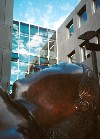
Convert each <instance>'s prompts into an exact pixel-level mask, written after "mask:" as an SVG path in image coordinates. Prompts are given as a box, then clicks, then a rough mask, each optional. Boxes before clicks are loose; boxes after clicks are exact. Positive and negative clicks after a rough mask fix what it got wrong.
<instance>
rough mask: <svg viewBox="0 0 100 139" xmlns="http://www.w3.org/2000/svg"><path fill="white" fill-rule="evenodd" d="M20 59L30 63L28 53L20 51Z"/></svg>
mask: <svg viewBox="0 0 100 139" xmlns="http://www.w3.org/2000/svg"><path fill="white" fill-rule="evenodd" d="M19 61H20V62H25V63H28V55H25V54H20V53H19Z"/></svg>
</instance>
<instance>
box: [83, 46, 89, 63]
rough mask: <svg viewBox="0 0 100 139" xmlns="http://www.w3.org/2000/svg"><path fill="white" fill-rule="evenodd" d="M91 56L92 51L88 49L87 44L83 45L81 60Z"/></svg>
mask: <svg viewBox="0 0 100 139" xmlns="http://www.w3.org/2000/svg"><path fill="white" fill-rule="evenodd" d="M89 57H90V51H89V50H86V47H85V46H82V47H81V62H83V61H84V60H86V59H87V58H89Z"/></svg>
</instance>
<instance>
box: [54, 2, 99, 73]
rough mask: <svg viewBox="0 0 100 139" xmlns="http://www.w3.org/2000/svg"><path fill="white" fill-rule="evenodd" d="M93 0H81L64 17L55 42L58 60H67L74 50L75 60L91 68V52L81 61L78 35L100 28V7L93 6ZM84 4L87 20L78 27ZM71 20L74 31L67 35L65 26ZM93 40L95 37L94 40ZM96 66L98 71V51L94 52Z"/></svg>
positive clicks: (80, 41)
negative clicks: (80, 12)
mask: <svg viewBox="0 0 100 139" xmlns="http://www.w3.org/2000/svg"><path fill="white" fill-rule="evenodd" d="M93 4H94V1H93V0H81V1H80V3H79V4H78V5H77V7H76V8H75V9H74V10H73V11H72V13H71V14H70V15H69V16H68V17H67V18H66V20H65V21H64V22H63V24H62V25H61V26H60V27H59V28H58V30H57V41H58V42H57V44H58V62H61V61H67V62H68V61H69V58H68V56H69V55H70V54H71V53H72V52H73V51H75V62H79V63H80V62H83V63H84V64H86V65H88V66H89V67H90V68H91V69H93V65H92V59H91V52H90V57H88V58H87V59H86V60H84V61H82V55H81V48H80V47H79V45H80V44H81V43H82V42H83V41H82V40H80V39H78V37H79V36H80V35H81V34H83V33H85V32H87V31H90V30H93V31H97V30H98V29H99V28H100V7H99V8H98V9H95V11H94V8H93ZM84 5H86V12H87V21H86V22H85V23H84V24H83V25H82V26H81V27H79V15H78V13H79V11H80V10H81V9H82V7H84ZM72 20H73V26H74V33H73V35H71V36H69V37H68V30H67V28H66V26H67V25H68V24H69V23H70V21H72ZM93 41H95V38H94V40H93ZM96 56H97V67H98V72H99V73H100V62H99V61H100V52H96Z"/></svg>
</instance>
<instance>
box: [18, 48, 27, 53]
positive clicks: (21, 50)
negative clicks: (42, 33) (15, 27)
mask: <svg viewBox="0 0 100 139" xmlns="http://www.w3.org/2000/svg"><path fill="white" fill-rule="evenodd" d="M19 53H20V54H27V51H26V49H25V48H20V51H19Z"/></svg>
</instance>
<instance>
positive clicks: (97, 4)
mask: <svg viewBox="0 0 100 139" xmlns="http://www.w3.org/2000/svg"><path fill="white" fill-rule="evenodd" d="M98 8H100V0H93V13H95V11H96V9H98Z"/></svg>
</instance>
